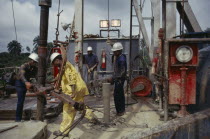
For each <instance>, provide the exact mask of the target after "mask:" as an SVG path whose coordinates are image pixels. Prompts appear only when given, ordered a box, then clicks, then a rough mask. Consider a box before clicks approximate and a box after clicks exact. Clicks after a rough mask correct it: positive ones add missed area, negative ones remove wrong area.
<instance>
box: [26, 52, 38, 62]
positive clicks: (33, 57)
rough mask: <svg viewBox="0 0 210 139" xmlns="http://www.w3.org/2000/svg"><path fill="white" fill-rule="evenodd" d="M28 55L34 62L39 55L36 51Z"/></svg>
mask: <svg viewBox="0 0 210 139" xmlns="http://www.w3.org/2000/svg"><path fill="white" fill-rule="evenodd" d="M28 57H29V58H30V59H32V60H34V61H36V62H38V61H39V56H38V55H37V54H36V53H31V54H30V55H29V56H28Z"/></svg>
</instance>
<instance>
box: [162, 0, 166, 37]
mask: <svg viewBox="0 0 210 139" xmlns="http://www.w3.org/2000/svg"><path fill="white" fill-rule="evenodd" d="M162 28H163V30H164V36H163V39H164V40H165V39H166V0H162Z"/></svg>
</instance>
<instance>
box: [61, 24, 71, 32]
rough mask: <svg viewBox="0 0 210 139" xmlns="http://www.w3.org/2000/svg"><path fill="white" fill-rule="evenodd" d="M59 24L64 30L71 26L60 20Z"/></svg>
mask: <svg viewBox="0 0 210 139" xmlns="http://www.w3.org/2000/svg"><path fill="white" fill-rule="evenodd" d="M61 26H62V28H63V30H64V31H66V30H67V29H68V28H69V27H70V26H71V24H66V23H62V22H61Z"/></svg>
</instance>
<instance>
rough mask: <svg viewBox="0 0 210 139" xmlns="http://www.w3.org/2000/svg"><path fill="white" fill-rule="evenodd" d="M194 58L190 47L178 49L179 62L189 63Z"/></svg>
mask: <svg viewBox="0 0 210 139" xmlns="http://www.w3.org/2000/svg"><path fill="white" fill-rule="evenodd" d="M192 57H193V50H192V48H190V47H189V46H186V45H183V46H180V47H179V48H177V49H176V58H177V60H178V61H179V62H182V63H187V62H189V61H190V60H191V59H192Z"/></svg>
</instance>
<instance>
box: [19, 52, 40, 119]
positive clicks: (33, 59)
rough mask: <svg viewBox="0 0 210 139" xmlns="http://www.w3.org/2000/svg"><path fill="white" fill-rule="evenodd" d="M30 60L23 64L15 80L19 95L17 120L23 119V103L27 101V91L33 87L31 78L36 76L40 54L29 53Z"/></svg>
mask: <svg viewBox="0 0 210 139" xmlns="http://www.w3.org/2000/svg"><path fill="white" fill-rule="evenodd" d="M29 59H30V60H29V62H27V63H24V64H23V65H21V67H20V69H19V72H18V75H17V79H16V81H15V88H16V92H17V96H18V102H17V108H16V119H15V121H16V122H20V121H21V120H22V113H23V105H24V101H25V95H26V91H27V90H28V89H30V88H31V87H32V84H31V83H30V79H31V78H36V76H37V72H38V68H37V63H38V59H39V57H38V55H37V54H36V53H31V54H30V55H29Z"/></svg>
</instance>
